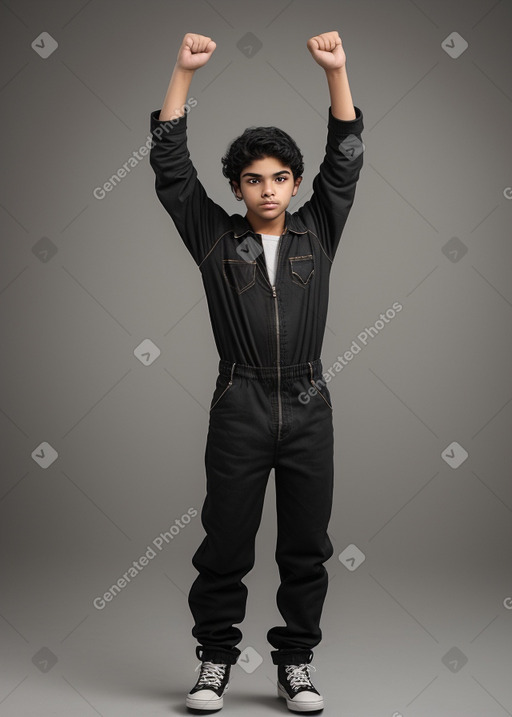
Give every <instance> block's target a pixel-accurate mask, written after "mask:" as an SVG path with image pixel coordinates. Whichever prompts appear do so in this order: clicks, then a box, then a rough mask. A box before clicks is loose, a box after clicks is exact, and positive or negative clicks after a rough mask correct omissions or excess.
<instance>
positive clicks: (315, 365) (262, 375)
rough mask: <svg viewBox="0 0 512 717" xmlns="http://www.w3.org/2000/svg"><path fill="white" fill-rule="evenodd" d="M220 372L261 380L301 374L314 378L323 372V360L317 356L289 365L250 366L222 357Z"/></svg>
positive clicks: (223, 374)
mask: <svg viewBox="0 0 512 717" xmlns="http://www.w3.org/2000/svg"><path fill="white" fill-rule="evenodd" d="M219 373H220V374H221V375H222V376H228V377H229V378H233V375H234V374H237V375H239V376H245V377H246V378H256V379H259V380H261V381H267V380H274V379H277V378H278V376H280V377H281V378H298V377H299V376H307V375H309V376H310V378H314V377H315V376H317V377H318V376H321V374H322V361H321V359H319V358H317V359H314V360H313V361H306V362H305V363H295V364H288V365H287V366H279V367H277V366H248V365H247V364H243V363H236V362H235V361H227V360H226V359H220V361H219Z"/></svg>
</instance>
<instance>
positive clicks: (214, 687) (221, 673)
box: [185, 660, 231, 710]
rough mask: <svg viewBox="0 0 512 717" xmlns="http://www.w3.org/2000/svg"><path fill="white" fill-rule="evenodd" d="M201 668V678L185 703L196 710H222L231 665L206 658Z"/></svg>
mask: <svg viewBox="0 0 512 717" xmlns="http://www.w3.org/2000/svg"><path fill="white" fill-rule="evenodd" d="M200 668H201V671H200V673H199V678H198V680H197V682H196V684H195V685H194V687H193V688H192V689H191V690H190V692H189V693H188V695H187V699H186V703H185V704H186V705H187V707H190V708H192V709H195V710H220V709H221V708H222V706H223V704H224V699H223V696H222V695H223V694H224V692H225V691H226V690H227V689H228V682H229V673H230V670H231V665H226V664H225V663H217V662H210V661H208V660H204V661H203V662H201V664H200ZM196 669H197V668H196Z"/></svg>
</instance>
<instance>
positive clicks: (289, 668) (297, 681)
mask: <svg viewBox="0 0 512 717" xmlns="http://www.w3.org/2000/svg"><path fill="white" fill-rule="evenodd" d="M310 669H313V670H315V671H316V667H314V666H313V665H309V664H307V663H303V664H302V665H286V667H285V670H286V673H287V675H288V679H289V681H290V684H291V686H292V688H293V689H294V690H297V689H299V687H313V685H312V684H311V678H310V675H309V670H310Z"/></svg>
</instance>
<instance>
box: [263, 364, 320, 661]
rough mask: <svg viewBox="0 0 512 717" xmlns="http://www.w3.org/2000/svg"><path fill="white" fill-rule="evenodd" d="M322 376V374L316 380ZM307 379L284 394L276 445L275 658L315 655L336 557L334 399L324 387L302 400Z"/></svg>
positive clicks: (272, 641) (272, 635) (270, 636)
mask: <svg viewBox="0 0 512 717" xmlns="http://www.w3.org/2000/svg"><path fill="white" fill-rule="evenodd" d="M317 378H318V377H317ZM310 387H311V383H310V382H309V379H308V378H307V377H301V378H299V379H295V380H294V381H293V385H292V386H291V387H290V386H289V387H288V390H286V388H285V386H283V391H282V396H283V400H284V401H285V404H286V410H285V414H286V415H287V416H288V417H289V419H288V420H289V431H285V432H284V436H285V437H284V438H283V439H282V440H281V441H280V443H279V448H278V452H277V463H276V466H275V480H276V505H277V519H278V536H277V545H276V554H275V557H276V561H277V564H278V567H279V574H280V578H281V584H280V586H279V589H278V592H277V606H278V608H279V611H280V613H281V615H282V617H283V619H284V621H285V623H286V625H285V626H276V627H273V628H271V629H270V630H269V631H268V633H267V639H268V641H269V642H270V644H271V645H272V646H273V647H274V648H276V649H275V650H274V651H272V653H271V654H272V659H273V661H274V663H276V664H278V663H279V662H282V661H285V662H289V661H291V660H290V654H291V655H293V654H295V656H296V657H300V661H304V662H309V661H310V660H311V659H312V653H311V648H313V647H314V646H316V645H317V644H318V643H319V642H320V640H321V637H322V632H321V629H320V617H321V614H322V609H323V604H324V600H325V596H326V593H327V586H328V574H327V570H326V568H325V566H324V565H323V563H324V562H325V561H326V560H328V559H329V558H330V557H331V556H332V555H333V552H334V550H333V545H332V543H331V540H330V538H329V535H328V533H327V527H328V523H329V519H330V515H331V509H332V501H333V487H334V484H333V481H334V431H333V421H332V408H331V405H332V404H331V398H330V394H329V391H328V389H327V387H326V386H325V385H324V386H323V387H321V389H320V391H319V392H318V393H316V394H315V395H312V396H311V395H310V396H309V400H305V396H307V394H306V392H307V391H308V389H309V388H310Z"/></svg>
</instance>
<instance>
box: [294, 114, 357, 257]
mask: <svg viewBox="0 0 512 717" xmlns="http://www.w3.org/2000/svg"><path fill="white" fill-rule="evenodd" d="M354 109H355V112H356V117H355V119H353V120H340V119H338V118H337V117H334V115H333V114H332V112H331V108H330V107H329V119H328V124H327V146H326V149H325V156H324V159H323V162H322V164H321V165H320V169H319V172H318V174H317V175H316V177H315V178H314V180H313V195H312V197H311V199H309V200H308V201H307V202H305V204H303V205H302V207H301V208H300V209H299V210H298V212H297V214H298V215H299V217H300V218H301V219H302V221H303V222H304V223H305V224H306V226H307V227H308V228H311V229H312V230H313V231H314V232H315V234H316V235H317V236H318V238H319V240H320V242H321V244H322V246H323V247H324V250H325V251H326V253H327V255H328V256H329V257H330V259H331V261H332V260H333V259H334V255H335V253H336V250H337V248H338V244H339V241H340V238H341V233H342V231H343V227H344V226H345V222H346V220H347V217H348V214H349V212H350V208H351V207H352V204H353V201H354V196H355V192H356V184H357V180H358V179H359V172H360V170H361V167H362V165H363V143H362V140H361V133H362V130H363V115H362V112H361V110H360V109H359V108H358V107H355V108H354Z"/></svg>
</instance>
